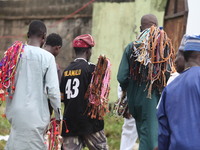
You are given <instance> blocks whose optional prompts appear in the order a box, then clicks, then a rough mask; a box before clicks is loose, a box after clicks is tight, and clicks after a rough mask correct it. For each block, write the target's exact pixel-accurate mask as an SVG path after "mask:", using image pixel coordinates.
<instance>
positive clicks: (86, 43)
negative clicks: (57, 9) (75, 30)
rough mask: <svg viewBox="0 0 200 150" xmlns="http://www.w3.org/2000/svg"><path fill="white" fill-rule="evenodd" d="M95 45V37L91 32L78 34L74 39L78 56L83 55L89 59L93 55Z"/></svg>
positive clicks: (74, 46)
mask: <svg viewBox="0 0 200 150" xmlns="http://www.w3.org/2000/svg"><path fill="white" fill-rule="evenodd" d="M94 45H95V43H94V39H93V37H92V36H91V35H90V34H83V35H79V36H77V37H76V38H75V39H74V40H73V48H74V50H75V54H76V57H82V58H85V59H86V60H87V61H89V59H90V57H91V55H92V47H94Z"/></svg>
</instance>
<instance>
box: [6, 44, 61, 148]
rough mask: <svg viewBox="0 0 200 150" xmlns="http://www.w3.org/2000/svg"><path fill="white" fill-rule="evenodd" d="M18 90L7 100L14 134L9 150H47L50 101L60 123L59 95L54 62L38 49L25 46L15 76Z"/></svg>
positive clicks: (45, 52)
mask: <svg viewBox="0 0 200 150" xmlns="http://www.w3.org/2000/svg"><path fill="white" fill-rule="evenodd" d="M15 81H16V86H15V87H16V90H15V93H14V94H13V95H12V96H13V98H12V99H9V97H8V98H7V100H6V102H7V106H6V117H7V119H8V120H9V122H10V124H11V132H10V136H9V139H8V142H7V145H6V148H5V149H6V150H46V149H47V147H46V145H45V144H44V134H45V131H46V129H47V126H48V124H49V122H50V113H49V107H48V98H49V100H50V103H51V106H52V107H53V109H54V111H55V117H56V119H57V120H59V119H60V117H61V116H60V91H59V84H58V75H57V69H56V63H55V58H54V56H53V55H52V54H50V53H49V52H47V51H45V50H44V49H41V48H39V47H35V46H30V45H26V46H25V48H24V53H23V54H22V57H21V59H20V62H19V65H18V68H17V72H16V77H15Z"/></svg>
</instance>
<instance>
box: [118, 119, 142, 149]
mask: <svg viewBox="0 0 200 150" xmlns="http://www.w3.org/2000/svg"><path fill="white" fill-rule="evenodd" d="M137 138H138V134H137V129H136V124H135V119H134V118H130V119H126V118H124V124H123V126H122V135H121V144H120V150H133V147H134V145H135V142H136V140H137Z"/></svg>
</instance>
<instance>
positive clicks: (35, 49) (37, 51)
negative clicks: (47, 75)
mask: <svg viewBox="0 0 200 150" xmlns="http://www.w3.org/2000/svg"><path fill="white" fill-rule="evenodd" d="M26 49H27V50H29V51H30V52H31V55H42V56H45V57H47V58H52V57H54V56H53V55H52V54H51V53H50V52H48V51H46V50H45V49H43V48H40V47H36V46H31V45H26V46H25V50H26Z"/></svg>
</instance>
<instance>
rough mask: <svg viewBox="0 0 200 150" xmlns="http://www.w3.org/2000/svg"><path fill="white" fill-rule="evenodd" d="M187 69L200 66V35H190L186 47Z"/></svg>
mask: <svg viewBox="0 0 200 150" xmlns="http://www.w3.org/2000/svg"><path fill="white" fill-rule="evenodd" d="M184 58H185V61H186V65H187V67H192V66H200V35H198V36H197V35H188V36H187V38H186V43H185V47H184Z"/></svg>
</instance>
